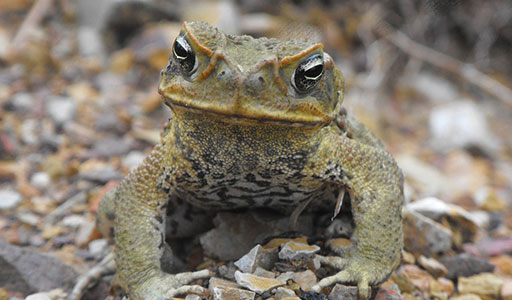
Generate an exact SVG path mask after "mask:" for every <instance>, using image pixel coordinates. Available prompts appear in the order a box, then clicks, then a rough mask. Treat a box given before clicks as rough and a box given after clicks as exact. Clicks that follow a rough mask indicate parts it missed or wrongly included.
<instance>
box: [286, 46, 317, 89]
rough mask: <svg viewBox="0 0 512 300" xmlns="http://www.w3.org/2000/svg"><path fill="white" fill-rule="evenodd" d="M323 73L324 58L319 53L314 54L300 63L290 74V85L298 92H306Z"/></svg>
mask: <svg viewBox="0 0 512 300" xmlns="http://www.w3.org/2000/svg"><path fill="white" fill-rule="evenodd" d="M323 74H324V59H323V57H322V55H321V54H315V55H312V56H311V57H309V58H308V59H306V60H305V61H303V62H302V63H300V65H299V66H298V67H297V69H295V72H294V73H293V75H292V85H293V86H294V87H295V90H296V91H297V92H299V93H307V92H309V90H311V89H312V88H313V87H315V85H316V84H317V83H318V82H319V81H320V79H322V75H323Z"/></svg>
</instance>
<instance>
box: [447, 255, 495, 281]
mask: <svg viewBox="0 0 512 300" xmlns="http://www.w3.org/2000/svg"><path fill="white" fill-rule="evenodd" d="M439 262H440V263H442V264H443V265H444V266H445V267H446V269H448V274H447V275H446V278H448V279H451V280H456V279H457V278H459V277H470V276H472V275H475V274H479V273H483V272H493V271H494V265H493V264H491V263H490V262H488V261H487V260H484V259H481V258H478V257H474V256H470V255H468V254H465V253H464V254H458V255H455V256H448V257H442V258H440V259H439Z"/></svg>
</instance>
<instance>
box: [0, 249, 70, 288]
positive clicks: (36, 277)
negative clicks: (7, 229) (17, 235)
mask: <svg viewBox="0 0 512 300" xmlns="http://www.w3.org/2000/svg"><path fill="white" fill-rule="evenodd" d="M0 270H2V272H0V286H2V287H4V288H6V289H7V290H8V291H12V292H20V293H22V294H25V295H27V294H30V293H34V292H38V291H49V290H52V289H55V288H62V289H65V290H70V289H71V288H72V287H73V285H74V283H75V279H76V278H77V275H78V274H77V273H76V272H75V270H74V269H73V268H72V267H70V266H68V265H66V264H64V263H62V262H61V261H60V260H59V259H57V258H55V257H53V256H51V255H48V254H42V253H40V252H39V251H38V250H36V249H32V248H29V247H17V246H13V245H10V244H8V243H6V242H4V241H2V240H0Z"/></svg>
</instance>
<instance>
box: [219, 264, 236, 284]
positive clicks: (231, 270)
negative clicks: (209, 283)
mask: <svg viewBox="0 0 512 300" xmlns="http://www.w3.org/2000/svg"><path fill="white" fill-rule="evenodd" d="M236 271H237V269H236V267H235V265H234V264H233V263H232V262H230V263H228V264H225V265H222V266H220V267H219V269H218V272H219V276H220V277H222V278H225V279H229V280H233V281H234V280H235V272H236Z"/></svg>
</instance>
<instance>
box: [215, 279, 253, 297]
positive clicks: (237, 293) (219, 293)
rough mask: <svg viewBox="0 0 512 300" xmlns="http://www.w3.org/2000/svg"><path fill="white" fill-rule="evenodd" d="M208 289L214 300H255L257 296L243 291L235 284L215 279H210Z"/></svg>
mask: <svg viewBox="0 0 512 300" xmlns="http://www.w3.org/2000/svg"><path fill="white" fill-rule="evenodd" d="M208 289H209V290H210V294H211V295H212V296H213V299H214V300H227V299H237V300H253V299H254V297H255V296H256V293H254V292H252V291H248V290H243V289H241V288H240V286H239V285H237V284H236V283H234V282H231V281H227V280H223V279H220V278H215V277H212V278H210V281H209V284H208Z"/></svg>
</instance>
